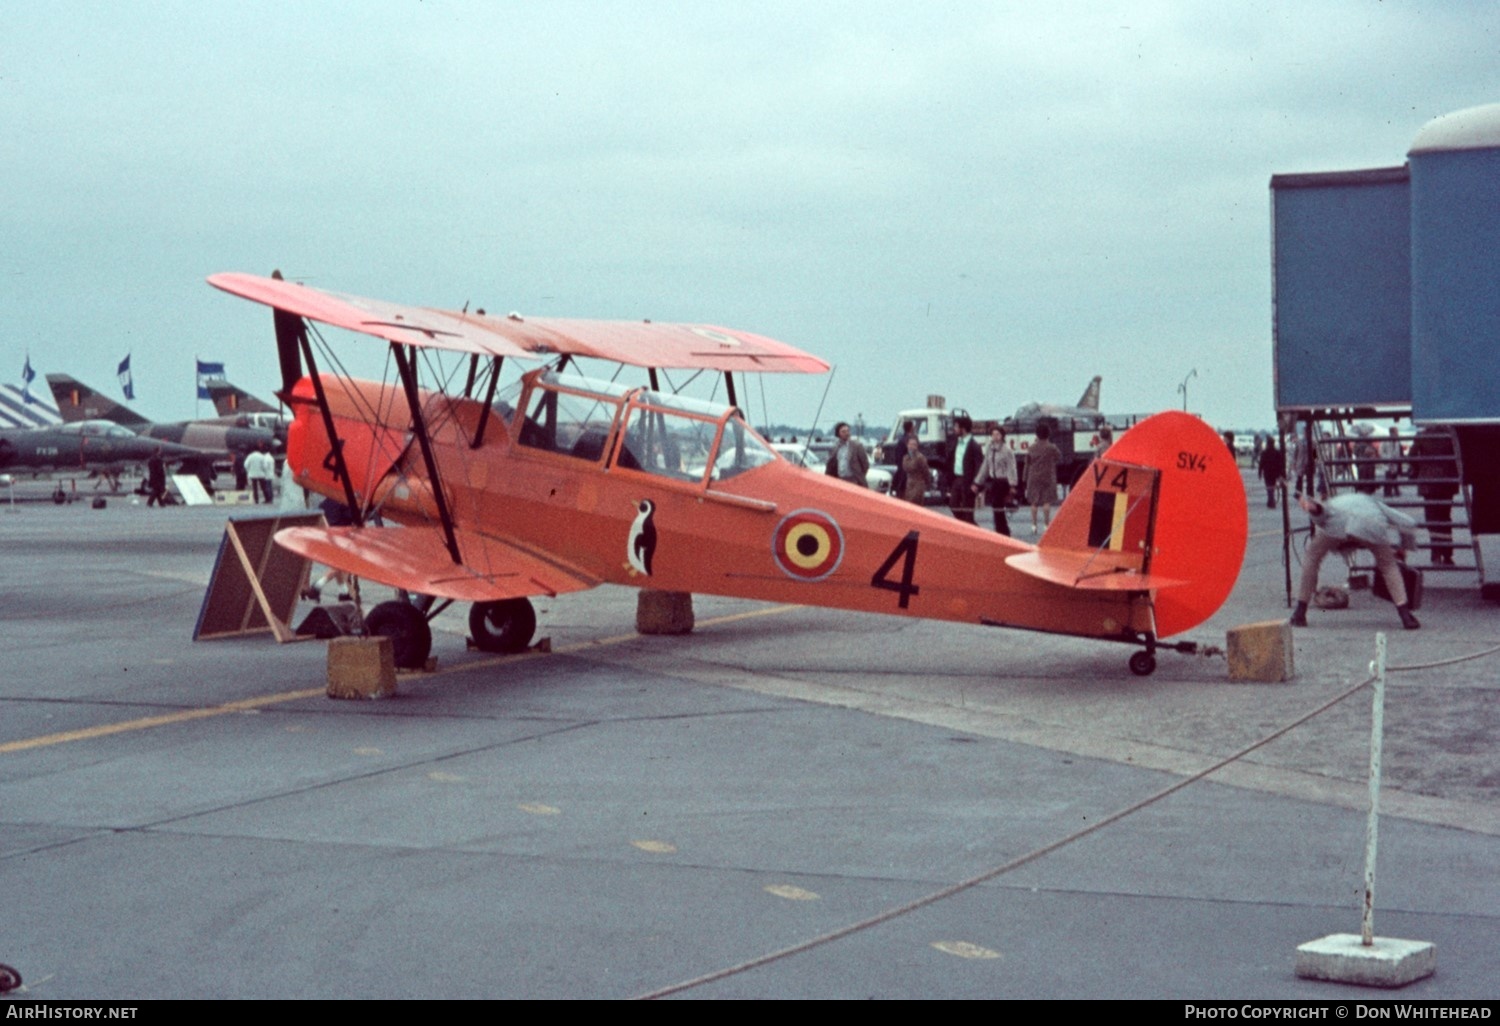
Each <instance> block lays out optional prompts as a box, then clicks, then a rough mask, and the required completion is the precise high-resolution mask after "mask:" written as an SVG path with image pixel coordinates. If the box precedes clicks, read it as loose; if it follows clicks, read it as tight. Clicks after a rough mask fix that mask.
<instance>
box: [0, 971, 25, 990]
mask: <svg viewBox="0 0 1500 1026" xmlns="http://www.w3.org/2000/svg"><path fill="white" fill-rule="evenodd" d="M20 985H21V974H20V973H18V972H16V971H15V970H14V969H12V968H11V967H10V966H8V965H0V994H7V993H9V992H10V991H13V990H15V989H16V988H17V987H19V986H20Z"/></svg>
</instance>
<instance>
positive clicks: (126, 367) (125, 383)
mask: <svg viewBox="0 0 1500 1026" xmlns="http://www.w3.org/2000/svg"><path fill="white" fill-rule="evenodd" d="M117 373H118V374H119V375H120V391H122V392H124V393H125V398H126V399H134V398H135V382H133V381H132V380H131V378H130V354H129V353H126V354H125V359H123V360H121V361H120V367H119V370H118V372H117Z"/></svg>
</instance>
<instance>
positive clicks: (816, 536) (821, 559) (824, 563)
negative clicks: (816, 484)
mask: <svg viewBox="0 0 1500 1026" xmlns="http://www.w3.org/2000/svg"><path fill="white" fill-rule="evenodd" d="M771 555H772V556H774V557H775V559H776V565H777V566H779V567H781V569H782V571H783V572H785V573H786V575H787V576H788V577H792V578H795V579H796V580H799V581H821V580H822V579H823V578H825V577H827V576H828V575H829V574H831V573H833V572H834V571H835V570H837V569H838V568H839V564H840V563H841V562H843V559H844V532H843V531H841V530H839V525H838V524H836V523H834V521H833V518H832V517H830V516H829V515H828V514H827V513H820V512H818V511H817V510H815V509H799V510H796V511H794V512H791V513H788V514H787V515H786V516H785V517H784V518H782V521H781V523H779V524H777V525H776V533H775V534H773V535H772V536H771Z"/></svg>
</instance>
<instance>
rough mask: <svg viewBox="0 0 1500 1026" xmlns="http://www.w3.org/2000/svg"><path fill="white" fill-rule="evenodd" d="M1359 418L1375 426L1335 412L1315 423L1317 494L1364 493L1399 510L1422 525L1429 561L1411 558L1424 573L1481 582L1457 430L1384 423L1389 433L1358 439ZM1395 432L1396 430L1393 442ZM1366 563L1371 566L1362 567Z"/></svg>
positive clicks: (1358, 561)
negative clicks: (1462, 575)
mask: <svg viewBox="0 0 1500 1026" xmlns="http://www.w3.org/2000/svg"><path fill="white" fill-rule="evenodd" d="M1356 419H1358V420H1362V421H1364V422H1366V423H1368V422H1370V421H1371V420H1372V418H1368V417H1366V418H1355V417H1353V416H1352V415H1341V414H1338V413H1333V412H1331V411H1330V412H1329V413H1326V414H1325V415H1324V416H1322V417H1320V418H1318V419H1315V420H1313V421H1312V428H1313V446H1314V448H1315V450H1316V452H1317V457H1318V458H1317V468H1316V475H1317V490H1319V491H1326V493H1327V494H1328V495H1330V496H1332V495H1339V494H1345V493H1348V492H1357V491H1362V492H1365V493H1366V494H1369V495H1372V496H1374V497H1375V498H1377V499H1379V500H1380V501H1381V502H1383V503H1385V504H1386V505H1387V506H1390V507H1391V508H1393V509H1398V510H1401V511H1402V512H1404V513H1406V514H1407V515H1408V516H1410V517H1411V518H1412V519H1414V520H1416V521H1417V524H1418V527H1419V528H1420V534H1419V542H1418V545H1417V549H1418V551H1419V552H1423V553H1425V554H1426V558H1425V559H1424V558H1415V559H1413V560H1412V565H1413V566H1416V567H1417V568H1419V569H1421V570H1422V571H1423V572H1447V571H1466V572H1469V573H1474V572H1478V573H1479V575H1480V579H1481V580H1483V579H1484V566H1483V563H1482V560H1481V556H1480V551H1479V546H1478V544H1477V542H1476V540H1475V538H1474V534H1473V531H1472V530H1471V529H1470V525H1471V524H1472V523H1473V517H1472V510H1471V509H1470V489H1469V488H1468V487H1467V486H1465V485H1464V483H1463V461H1462V456H1461V455H1460V451H1459V446H1458V436H1457V434H1456V433H1455V432H1454V430H1453V429H1452V428H1451V427H1446V426H1429V427H1425V428H1422V429H1420V430H1413V428H1412V426H1411V424H1410V423H1409V422H1407V423H1405V424H1404V425H1403V424H1397V423H1393V422H1390V421H1385V422H1382V427H1383V428H1384V429H1385V433H1384V434H1382V433H1381V429H1377V430H1376V432H1375V433H1373V434H1370V435H1360V434H1358V433H1357V432H1356V431H1355V430H1354V422H1355V421H1356ZM1390 427H1395V428H1396V429H1397V430H1396V434H1395V436H1394V437H1392V436H1391V434H1390V433H1389V430H1388V429H1389V428H1390ZM1393 442H1394V443H1395V444H1396V445H1398V446H1399V447H1400V455H1399V456H1395V455H1392V454H1391V452H1390V446H1391V443H1393ZM1423 493H1426V494H1423ZM1434 531H1436V534H1434ZM1445 532H1446V534H1445ZM1365 562H1368V563H1369V564H1370V565H1369V566H1364V565H1362V564H1363V563H1365ZM1373 566H1374V564H1373V560H1371V559H1370V558H1369V556H1368V554H1367V553H1365V554H1363V556H1362V557H1357V558H1356V562H1355V564H1354V565H1353V566H1351V569H1353V570H1356V571H1366V570H1373Z"/></svg>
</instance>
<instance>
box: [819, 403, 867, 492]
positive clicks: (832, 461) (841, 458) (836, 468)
mask: <svg viewBox="0 0 1500 1026" xmlns="http://www.w3.org/2000/svg"><path fill="white" fill-rule="evenodd" d="M833 433H834V435H835V436H837V438H838V440H839V441H838V444H837V445H836V446H834V449H833V455H832V456H830V457H828V473H829V475H830V476H832V477H836V478H838V479H839V480H840V481H848V482H849V483H850V484H852V485H859V486H860V487H861V488H868V487H870V486H869V484H868V483H867V482H866V481H865V475H866V474H868V473H869V472H870V454H869V453H867V452H865V447H864V446H863V445H862V444H860V441H859V439H858V438H855V437H853V436H852V435H851V433H850V430H849V425H848V423H846V422H845V421H842V420H841V421H839V422H838V423H837V424H835V425H834V426H833Z"/></svg>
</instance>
